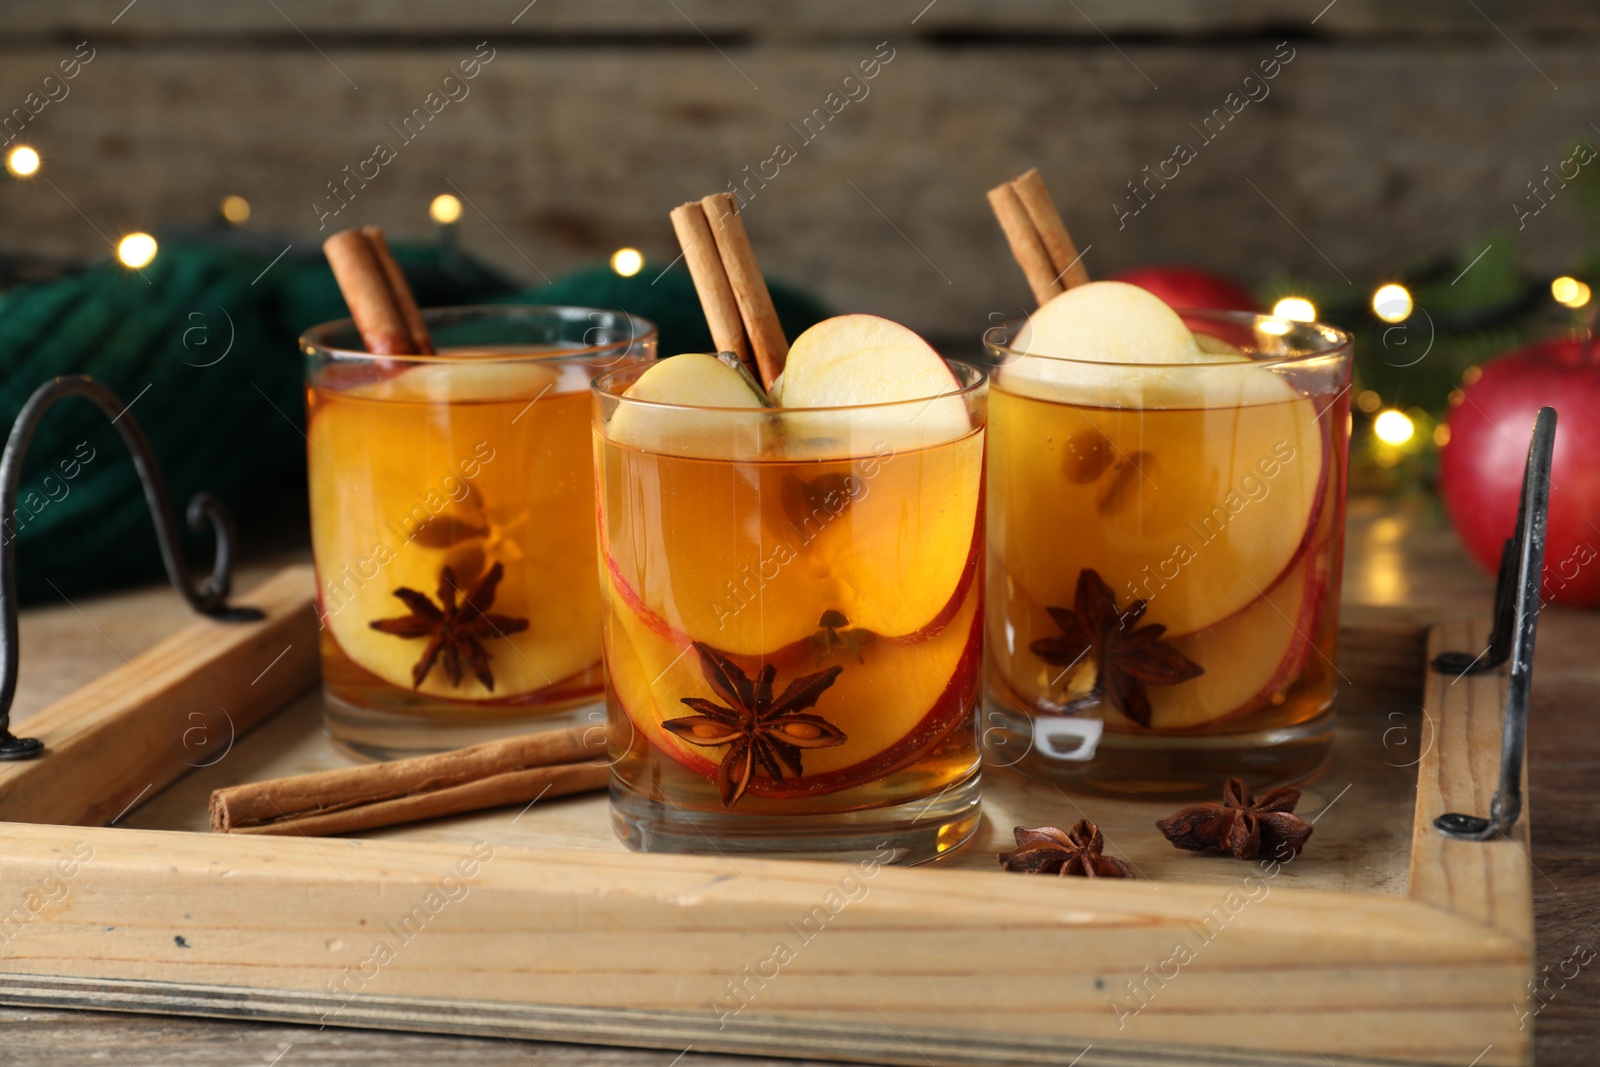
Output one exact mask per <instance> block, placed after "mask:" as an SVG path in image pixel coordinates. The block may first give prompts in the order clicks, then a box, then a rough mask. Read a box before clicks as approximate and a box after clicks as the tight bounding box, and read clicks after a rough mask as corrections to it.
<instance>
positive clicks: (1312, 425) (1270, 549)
mask: <svg viewBox="0 0 1600 1067" xmlns="http://www.w3.org/2000/svg"><path fill="white" fill-rule="evenodd" d="M1108 285H1113V286H1114V285H1120V283H1093V284H1092V285H1086V286H1083V287H1081V289H1079V290H1069V291H1068V293H1067V294H1063V295H1062V296H1060V297H1057V298H1055V300H1054V301H1052V302H1051V303H1050V304H1046V305H1045V307H1044V308H1042V309H1041V310H1040V312H1038V313H1036V314H1035V316H1034V318H1033V319H1032V320H1030V321H1029V322H1027V323H1015V324H1012V325H1010V326H1008V327H1005V328H1002V329H1000V330H996V331H994V332H992V333H991V335H990V336H989V337H988V338H986V345H987V348H988V352H989V355H990V358H991V360H992V362H993V364H994V366H993V367H992V368H991V371H990V373H991V382H992V385H991V399H990V406H991V419H990V429H989V435H990V436H989V457H988V463H989V500H988V512H989V560H988V567H989V569H988V579H987V582H988V593H987V595H988V604H987V615H988V623H987V652H986V666H985V707H986V713H987V718H988V720H989V722H988V723H987V724H986V725H988V726H990V727H992V729H991V730H990V731H989V732H988V735H987V736H988V741H989V743H990V752H989V758H990V761H991V764H992V765H993V764H1005V765H1013V766H1015V768H1016V769H1017V770H1019V771H1021V772H1023V773H1025V774H1028V775H1030V776H1034V777H1040V778H1046V779H1049V780H1052V781H1055V782H1057V783H1060V784H1063V785H1068V786H1076V787H1081V788H1083V789H1086V790H1091V791H1099V792H1107V793H1114V794H1123V795H1154V796H1161V795H1175V794H1188V793H1208V794H1209V793H1211V792H1213V791H1215V790H1216V789H1218V788H1220V786H1221V784H1222V783H1223V782H1224V781H1225V780H1226V779H1228V778H1229V777H1232V776H1236V775H1237V776H1243V777H1246V778H1248V779H1249V780H1250V781H1251V782H1252V783H1259V784H1260V785H1261V786H1262V787H1266V786H1269V785H1276V784H1283V783H1288V782H1292V781H1298V780H1303V779H1305V778H1308V777H1310V776H1311V775H1313V774H1315V773H1316V772H1317V771H1319V770H1320V769H1321V768H1322V767H1323V766H1324V765H1325V764H1326V763H1327V760H1328V758H1329V756H1330V754H1331V751H1332V743H1333V719H1334V712H1333V697H1334V688H1335V680H1336V679H1337V677H1338V670H1337V668H1336V667H1335V666H1334V662H1333V656H1334V641H1335V636H1336V632H1337V629H1338V613H1339V579H1340V567H1341V562H1342V552H1343V539H1344V509H1345V466H1346V450H1347V443H1348V433H1349V403H1348V399H1347V398H1348V393H1349V387H1350V370H1351V345H1350V338H1349V337H1348V336H1347V335H1346V334H1344V333H1341V332H1340V331H1338V330H1335V329H1332V328H1331V327H1328V326H1323V325H1318V324H1314V323H1306V322H1294V321H1289V320H1286V319H1279V318H1273V317H1267V316H1257V315H1251V314H1245V313H1236V312H1184V313H1182V315H1181V316H1180V315H1179V314H1177V313H1174V312H1171V311H1167V310H1166V309H1165V306H1164V305H1160V309H1159V311H1156V310H1152V309H1150V308H1147V307H1145V306H1144V305H1143V300H1144V298H1143V297H1140V296H1129V294H1124V293H1116V292H1113V293H1111V294H1110V296H1111V299H1110V301H1109V304H1107V303H1101V304H1095V305H1093V306H1090V302H1091V301H1093V300H1096V299H1099V298H1101V297H1104V296H1105V294H1104V293H1091V294H1088V295H1078V296H1073V294H1083V293H1086V292H1087V291H1088V290H1091V289H1093V288H1094V287H1095V286H1108ZM1122 288H1124V289H1128V288H1132V287H1128V286H1123V287H1122ZM1141 292H1142V291H1141ZM1069 297H1070V299H1069ZM1125 298H1126V306H1124V305H1123V301H1124V299H1125ZM1148 300H1149V301H1151V302H1155V303H1157V304H1159V302H1158V301H1156V300H1155V298H1154V297H1149V298H1148ZM1057 302H1061V303H1062V304H1063V305H1074V302H1076V304H1075V306H1066V307H1065V308H1064V310H1063V308H1062V307H1055V310H1053V311H1052V308H1053V307H1054V306H1055V305H1056V304H1057ZM1118 314H1121V315H1123V316H1125V318H1123V319H1122V320H1121V321H1119V320H1118V319H1117V315H1118ZM1163 315H1164V316H1167V317H1168V318H1165V319H1164V318H1163V317H1162V316H1163ZM1134 318H1138V320H1139V321H1138V322H1134V321H1132V320H1133V319H1134ZM1108 356H1109V357H1110V358H1107V357H1108ZM1075 357H1087V358H1075Z"/></svg>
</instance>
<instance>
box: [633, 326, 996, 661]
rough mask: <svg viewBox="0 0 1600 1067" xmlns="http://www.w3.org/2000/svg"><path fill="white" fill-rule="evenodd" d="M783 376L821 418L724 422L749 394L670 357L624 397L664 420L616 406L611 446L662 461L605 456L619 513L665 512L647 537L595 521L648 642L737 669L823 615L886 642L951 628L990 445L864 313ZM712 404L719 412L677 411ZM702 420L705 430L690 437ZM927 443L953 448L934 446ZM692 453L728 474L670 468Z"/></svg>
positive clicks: (926, 353)
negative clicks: (721, 657) (645, 625)
mask: <svg viewBox="0 0 1600 1067" xmlns="http://www.w3.org/2000/svg"><path fill="white" fill-rule="evenodd" d="M873 345H877V346H878V347H877V348H873V347H872V346H873ZM840 353H842V355H841V354H840ZM680 360H683V361H688V362H686V363H684V364H681V365H680V370H678V371H669V365H671V364H674V363H678V362H679V361H680ZM789 375H792V377H788V380H787V382H786V385H785V388H784V396H785V399H786V400H788V401H789V402H790V403H791V404H806V405H813V407H811V408H809V409H796V408H789V409H777V410H774V411H772V412H771V417H770V418H769V417H758V418H755V419H752V418H751V417H750V416H749V415H747V414H744V413H743V412H739V411H731V410H727V409H728V408H732V407H735V406H737V405H735V404H733V403H729V402H728V401H731V400H736V399H739V398H740V395H741V394H740V390H743V392H744V394H748V395H750V396H753V394H751V393H750V391H749V389H748V387H747V386H745V385H744V384H743V381H742V379H741V378H739V376H738V375H737V374H736V373H735V372H734V371H732V370H730V369H729V368H727V367H725V366H723V365H722V364H720V363H718V362H717V361H716V360H714V359H712V358H710V357H705V356H695V357H687V356H674V357H672V358H671V359H668V360H666V361H664V363H663V364H661V365H659V366H657V367H656V368H653V369H652V370H651V371H649V372H647V373H646V374H645V375H644V376H642V377H641V378H640V379H639V381H638V382H636V383H635V385H634V387H633V390H630V395H631V394H632V393H633V391H634V390H641V387H642V386H645V385H649V386H651V394H650V396H649V397H648V399H651V400H654V401H656V402H657V403H661V404H664V405H669V406H665V407H662V408H660V409H659V410H658V409H656V408H655V407H653V406H651V405H636V406H630V405H623V407H622V408H620V409H619V410H618V412H617V414H616V415H614V416H613V418H612V422H611V426H610V428H609V429H608V431H607V433H608V436H609V437H611V438H612V440H613V441H615V442H617V443H620V444H626V445H628V446H630V447H634V448H638V449H639V450H641V451H644V452H652V453H665V455H664V456H663V457H662V458H661V459H659V460H658V461H656V462H653V463H648V462H640V463H629V464H622V463H620V462H617V459H616V457H615V456H606V455H604V454H602V457H601V461H602V462H605V463H611V464H613V466H612V467H610V468H608V472H607V478H606V484H607V485H608V486H614V487H615V489H614V492H613V497H614V499H616V500H618V501H627V500H632V499H637V498H640V497H648V498H650V499H651V500H653V501H655V502H656V503H655V504H653V505H652V507H651V509H649V510H650V515H651V519H650V521H649V525H648V527H646V526H641V525H639V524H638V523H633V524H629V523H622V522H613V521H609V519H608V516H606V515H604V514H602V516H601V520H602V521H601V537H602V541H603V544H602V550H603V552H604V554H605V557H606V565H607V567H608V569H609V570H610V572H611V574H612V576H613V580H614V581H615V582H616V583H617V586H618V589H619V590H620V591H621V593H622V595H623V596H624V597H626V598H628V599H629V600H630V602H631V603H633V604H634V605H635V606H636V610H638V611H639V612H640V613H641V614H642V615H644V616H645V617H647V618H651V619H653V620H654V621H653V623H652V625H655V626H656V629H658V630H677V631H681V632H684V633H687V634H689V635H690V636H692V637H693V638H694V639H695V640H700V641H704V642H706V643H707V644H709V645H711V646H713V647H715V648H718V649H721V650H723V651H725V652H727V653H730V654H733V655H761V654H766V653H769V652H771V651H773V650H774V649H779V648H783V647H785V646H788V645H791V644H795V643H797V642H800V641H803V640H805V639H806V638H808V637H810V636H811V635H813V634H815V633H816V632H817V627H818V620H819V619H820V618H821V617H822V615H823V614H824V613H825V612H828V611H838V612H841V613H842V614H843V615H844V616H845V617H846V618H848V619H849V620H850V623H851V625H852V626H865V627H867V628H870V629H873V630H875V631H878V632H881V633H885V634H889V635H904V634H911V633H916V632H919V631H924V630H926V629H928V628H929V627H930V626H933V625H934V624H935V623H939V622H940V621H941V620H942V619H944V618H947V617H948V614H949V612H950V610H951V609H952V607H953V602H954V600H955V599H956V597H957V594H958V592H959V589H960V586H961V582H962V578H963V576H964V575H965V574H967V573H968V572H969V570H970V568H971V566H972V558H973V552H974V551H975V546H976V545H977V544H978V543H979V542H978V540H977V535H978V530H979V523H980V522H981V519H982V516H981V499H982V490H981V486H982V477H983V438H982V436H981V435H979V434H975V433H973V432H972V430H971V420H970V419H969V417H968V414H967V406H966V405H967V401H966V400H965V398H963V397H961V396H959V395H954V394H955V391H956V390H957V389H958V383H957V381H956V379H955V377H954V376H953V375H952V374H951V372H950V371H949V369H948V368H947V367H946V366H945V364H944V361H943V360H942V359H940V358H939V356H938V354H937V353H936V352H934V351H933V349H931V348H929V347H928V346H927V345H926V344H925V343H923V341H922V340H921V339H920V338H918V337H917V336H916V335H915V334H914V333H912V332H911V331H909V330H906V329H905V328H904V327H900V326H896V325H895V324H893V323H890V322H887V320H883V319H878V318H875V317H873V316H868V315H848V316H842V317H841V318H840V319H830V320H827V321H826V322H824V323H819V324H818V325H817V326H815V327H812V329H811V330H808V331H807V332H806V333H804V334H802V335H801V336H800V337H799V338H798V339H796V341H795V344H794V347H793V348H792V349H791V351H790V357H789V363H788V365H787V370H786V376H789ZM858 375H859V376H862V377H863V378H864V379H865V384H863V382H862V381H857V380H855V376H858ZM641 391H642V390H641ZM707 396H718V397H721V398H722V399H723V403H724V409H723V410H720V411H708V412H699V411H695V410H692V409H688V408H681V407H673V406H670V405H673V404H698V403H705V400H704V399H703V398H704V397H707ZM874 397H877V398H878V399H877V400H874V399H873V398H874ZM839 404H843V405H849V406H842V407H840V406H834V405H839ZM864 405H865V406H864ZM624 415H626V416H627V420H626V421H622V420H623V419H624ZM701 415H706V416H711V417H713V419H712V421H711V422H709V423H707V424H705V425H703V426H702V427H700V429H699V430H697V431H690V430H688V429H687V426H688V423H686V422H685V420H687V419H695V418H697V417H699V416H701ZM717 420H720V421H717ZM619 422H621V425H620V427H619ZM753 427H758V429H755V428H753ZM752 434H755V435H759V436H762V437H764V438H765V440H764V441H763V442H762V443H761V447H759V448H754V447H752V444H753V442H752V441H751V440H750V438H751V436H752ZM663 442H665V443H664V444H663ZM711 442H716V443H717V444H718V447H719V448H720V449H721V451H722V455H721V456H720V457H718V456H714V455H712V454H710V453H708V452H707V451H706V449H707V447H708V443H711ZM908 442H909V443H910V444H911V445H914V446H916V447H915V448H909V447H908ZM934 442H937V443H939V444H941V445H943V446H944V447H939V448H933V447H926V446H931V445H932V444H933V443H934ZM683 455H688V456H691V457H698V458H705V459H708V460H710V459H720V460H733V461H734V462H719V463H717V464H716V466H715V467H705V466H701V465H697V464H693V463H685V462H683V461H682V460H681V459H677V458H673V457H678V456H683ZM796 460H799V462H796ZM708 475H714V476H715V477H714V478H713V477H709V476H708ZM708 485H710V486H712V487H713V489H712V491H708V490H707V487H708ZM617 506H619V507H621V506H622V505H620V504H619V505H617ZM604 507H605V504H604V503H603V504H602V508H604ZM691 559H692V560H693V562H692V563H691V562H689V561H690V560H691Z"/></svg>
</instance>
